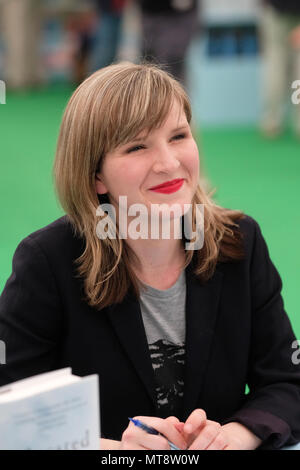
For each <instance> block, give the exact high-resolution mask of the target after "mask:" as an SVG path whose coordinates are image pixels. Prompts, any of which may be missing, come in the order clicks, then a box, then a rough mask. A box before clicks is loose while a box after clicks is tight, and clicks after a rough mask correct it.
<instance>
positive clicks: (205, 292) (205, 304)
mask: <svg viewBox="0 0 300 470" xmlns="http://www.w3.org/2000/svg"><path fill="white" fill-rule="evenodd" d="M186 281H187V282H186V286H187V291H186V369H185V388H184V401H183V417H182V418H183V420H184V421H185V420H186V419H187V418H188V416H189V415H190V413H191V412H192V411H193V410H194V409H195V408H196V407H197V401H198V398H199V394H200V391H201V387H202V385H203V381H204V378H205V371H206V368H207V365H208V360H209V357H210V351H211V345H212V339H213V335H214V328H215V323H216V318H217V312H218V304H219V298H220V293H221V287H222V281H223V273H222V272H221V271H218V270H217V269H216V271H215V273H214V275H213V277H212V278H211V279H210V280H209V281H207V282H206V283H201V282H199V280H197V278H196V277H195V275H194V274H193V272H192V267H191V264H190V265H189V266H188V267H187V269H186Z"/></svg>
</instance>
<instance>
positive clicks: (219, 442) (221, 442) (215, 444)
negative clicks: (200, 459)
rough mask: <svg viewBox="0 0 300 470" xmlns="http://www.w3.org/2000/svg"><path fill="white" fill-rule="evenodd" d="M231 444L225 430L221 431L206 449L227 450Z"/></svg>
mask: <svg viewBox="0 0 300 470" xmlns="http://www.w3.org/2000/svg"><path fill="white" fill-rule="evenodd" d="M228 445H229V441H228V438H227V436H226V435H225V434H224V432H222V431H221V432H220V433H219V434H218V435H217V436H216V438H215V439H214V440H213V441H212V443H211V444H210V445H209V446H208V447H207V448H206V450H225V447H227V446H228Z"/></svg>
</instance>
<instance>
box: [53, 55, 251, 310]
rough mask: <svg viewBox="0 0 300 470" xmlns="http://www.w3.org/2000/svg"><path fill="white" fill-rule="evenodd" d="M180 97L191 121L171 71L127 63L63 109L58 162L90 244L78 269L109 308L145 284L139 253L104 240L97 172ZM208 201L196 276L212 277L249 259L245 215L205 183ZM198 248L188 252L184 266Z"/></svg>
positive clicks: (67, 202) (91, 294)
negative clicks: (137, 269) (223, 266)
mask: <svg viewBox="0 0 300 470" xmlns="http://www.w3.org/2000/svg"><path fill="white" fill-rule="evenodd" d="M174 100H177V101H178V102H179V104H180V105H181V106H182V109H183V110H184V112H185V115H186V117H187V121H188V122H190V121H191V106H190V102H189V99H188V96H187V94H186V92H185V91H184V89H183V87H182V86H181V85H180V84H179V83H178V82H177V81H176V80H175V79H174V78H173V77H172V76H170V75H169V74H168V73H167V72H165V71H164V70H162V69H161V68H159V67H158V66H156V65H153V64H140V65H136V64H132V63H128V62H127V63H120V64H114V65H110V66H108V67H105V68H103V69H101V70H98V71H97V72H95V73H94V74H93V75H91V76H90V77H88V78H87V79H86V80H85V81H84V82H83V83H82V84H81V85H80V86H79V87H78V88H77V89H76V90H75V92H74V93H73V95H72V96H71V98H70V100H69V102H68V104H67V107H66V109H65V112H64V116H63V119H62V124H61V128H60V133H59V137H58V142H57V151H56V157H55V162H54V180H55V187H56V192H57V196H58V198H59V201H60V203H61V205H62V207H63V209H64V210H65V212H66V214H67V217H68V220H69V221H70V223H71V224H72V227H73V229H74V234H75V235H76V236H79V237H81V238H82V239H84V241H85V249H84V252H83V253H82V254H81V256H80V257H79V258H78V259H77V260H76V264H77V265H78V267H77V273H78V276H79V277H82V279H83V281H84V292H85V300H86V301H87V302H88V304H89V305H91V306H92V307H95V308H97V309H99V310H100V309H102V308H104V307H106V306H108V305H111V304H114V303H119V302H122V300H123V299H124V297H125V295H126V293H127V292H128V290H129V289H130V288H132V289H133V291H134V292H135V294H136V295H137V296H138V295H139V293H140V287H139V281H138V279H137V277H136V276H135V274H134V272H133V270H132V267H131V263H130V259H133V258H135V254H134V253H133V251H132V250H131V249H130V247H129V246H128V244H127V243H126V242H125V241H124V240H123V239H120V238H118V236H117V238H116V239H111V238H106V239H99V238H98V237H97V235H96V226H97V223H98V221H99V216H97V215H96V210H97V207H98V206H99V202H100V203H102V202H109V201H108V200H107V196H106V195H102V196H99V195H98V194H97V192H96V187H95V175H96V173H97V172H98V171H101V166H102V163H103V160H104V158H105V155H106V153H107V152H108V151H111V150H113V149H114V148H116V147H117V146H118V145H121V144H125V143H127V142H129V141H130V140H131V139H132V138H134V137H136V135H137V134H138V133H139V132H141V131H143V130H151V129H153V128H155V127H158V126H159V125H160V124H161V123H162V122H163V121H164V119H165V118H166V116H167V114H168V111H169V109H170V107H171V105H172V103H173V102H174ZM192 203H193V208H194V207H195V204H204V227H205V233H204V246H203V248H202V249H201V250H197V257H196V258H197V259H196V264H195V270H194V272H195V275H196V276H197V277H198V279H199V280H200V281H203V282H205V281H206V280H208V279H209V278H210V277H211V276H212V275H213V273H214V270H215V267H216V264H217V262H218V261H227V260H234V259H236V260H237V259H240V258H242V257H243V247H242V243H241V241H242V239H241V234H240V232H239V229H238V224H237V223H236V221H237V220H239V219H240V218H241V217H242V216H243V213H242V212H240V211H233V210H228V209H224V208H222V207H220V206H217V205H216V204H214V202H213V201H212V199H211V198H210V196H209V195H207V194H205V191H204V190H203V189H202V188H201V187H200V184H198V187H197V190H196V193H195V195H194V198H193V202H192ZM193 255H194V252H193V251H191V250H186V251H185V256H186V260H185V264H184V268H186V266H188V265H189V264H190V262H191V261H192V258H193Z"/></svg>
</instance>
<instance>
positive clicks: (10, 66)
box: [0, 0, 300, 338]
mask: <svg viewBox="0 0 300 470" xmlns="http://www.w3.org/2000/svg"><path fill="white" fill-rule="evenodd" d="M144 58H146V59H147V60H153V61H154V62H157V63H160V64H163V65H164V66H165V67H166V69H167V70H169V71H170V72H171V73H172V74H174V75H175V76H176V77H177V78H178V79H179V80H180V81H181V82H182V83H183V85H184V86H185V87H186V89H187V91H188V93H189V96H190V98H191V102H192V106H193V131H194V133H195V137H196V139H197V142H198V145H199V150H200V160H201V162H200V163H201V170H202V171H201V181H202V184H203V185H205V186H206V187H207V189H208V190H215V193H214V199H215V201H216V202H217V203H218V204H220V205H222V206H225V207H228V208H229V207H230V208H233V209H240V210H242V211H244V212H245V213H247V214H249V215H251V216H252V217H254V218H255V219H256V220H257V221H258V222H259V224H260V226H261V228H262V232H263V235H264V236H265V239H266V241H267V243H268V247H269V251H270V255H271V258H272V260H273V262H274V264H275V266H276V267H277V269H278V271H279V273H280V275H281V277H282V280H283V286H284V287H283V298H284V303H285V308H286V311H287V313H288V315H289V317H290V319H291V322H292V325H293V327H294V329H295V332H296V336H297V337H298V338H300V309H299V300H298V288H299V273H300V250H299V248H298V245H297V243H298V241H297V240H299V239H300V215H299V208H298V204H299V202H300V201H299V187H300V158H299V157H300V152H299V150H300V103H299V102H300V91H299V93H298V94H297V89H296V90H295V89H293V88H292V86H293V84H294V83H295V81H296V80H300V2H299V0H284V1H281V0H264V1H263V0H202V1H201V0H198V1H197V0H194V1H193V0H162V1H159V2H154V1H151V0H140V1H138V0H131V1H130V0H127V1H125V0H111V1H110V0H103V1H99V0H98V1H97V0H89V1H88V0H0V80H1V82H0V85H1V86H0V139H1V140H0V141H1V147H0V163H1V167H0V168H1V171H0V205H1V206H0V210H1V235H0V267H1V269H0V292H1V291H2V289H3V287H4V285H5V282H6V280H7V278H8V277H9V275H10V273H11V269H12V256H13V253H14V251H15V249H16V247H17V245H18V243H19V242H20V241H21V240H22V239H23V238H24V237H26V236H27V235H28V234H29V233H31V232H33V231H35V230H37V229H39V228H41V227H43V226H45V225H47V224H48V223H50V222H52V221H53V220H54V219H56V218H58V217H60V216H61V215H63V212H62V210H61V208H60V207H59V205H58V202H57V201H56V198H55V194H54V189H53V181H52V164H53V158H54V153H55V146H56V140H57V136H58V130H59V126H60V121H61V118H62V113H63V110H64V108H65V106H66V104H67V101H68V99H69V97H70V95H71V94H72V92H73V91H74V89H75V88H76V86H78V84H79V83H80V82H81V81H82V80H84V78H85V77H87V76H88V75H89V74H90V73H92V72H93V71H95V70H97V69H99V68H101V67H104V66H105V65H108V64H109V63H111V62H113V61H119V60H131V61H133V62H137V63H138V62H139V61H141V60H143V59H144ZM298 85H299V86H300V82H299V83H298ZM293 93H294V94H295V93H296V101H295V100H294V104H293V103H292V99H291V97H292V94H293ZM294 96H295V95H294ZM297 97H299V99H297ZM297 103H298V104H297Z"/></svg>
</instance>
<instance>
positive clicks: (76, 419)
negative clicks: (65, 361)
mask: <svg viewBox="0 0 300 470" xmlns="http://www.w3.org/2000/svg"><path fill="white" fill-rule="evenodd" d="M98 380H99V379H98V375H97V374H94V375H89V376H86V377H78V376H76V375H72V371H71V368H65V369H59V370H56V371H52V372H47V373H44V374H40V375H35V376H33V377H29V378H27V379H23V380H19V381H17V382H14V383H11V384H9V385H5V386H4V387H0V449H2V450H14V449H16V450H17V449H20V450H26V449H28V450H31V449H32V450H49V449H51V450H91V449H96V450H99V448H100V417H99V414H100V413H99V386H98Z"/></svg>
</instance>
